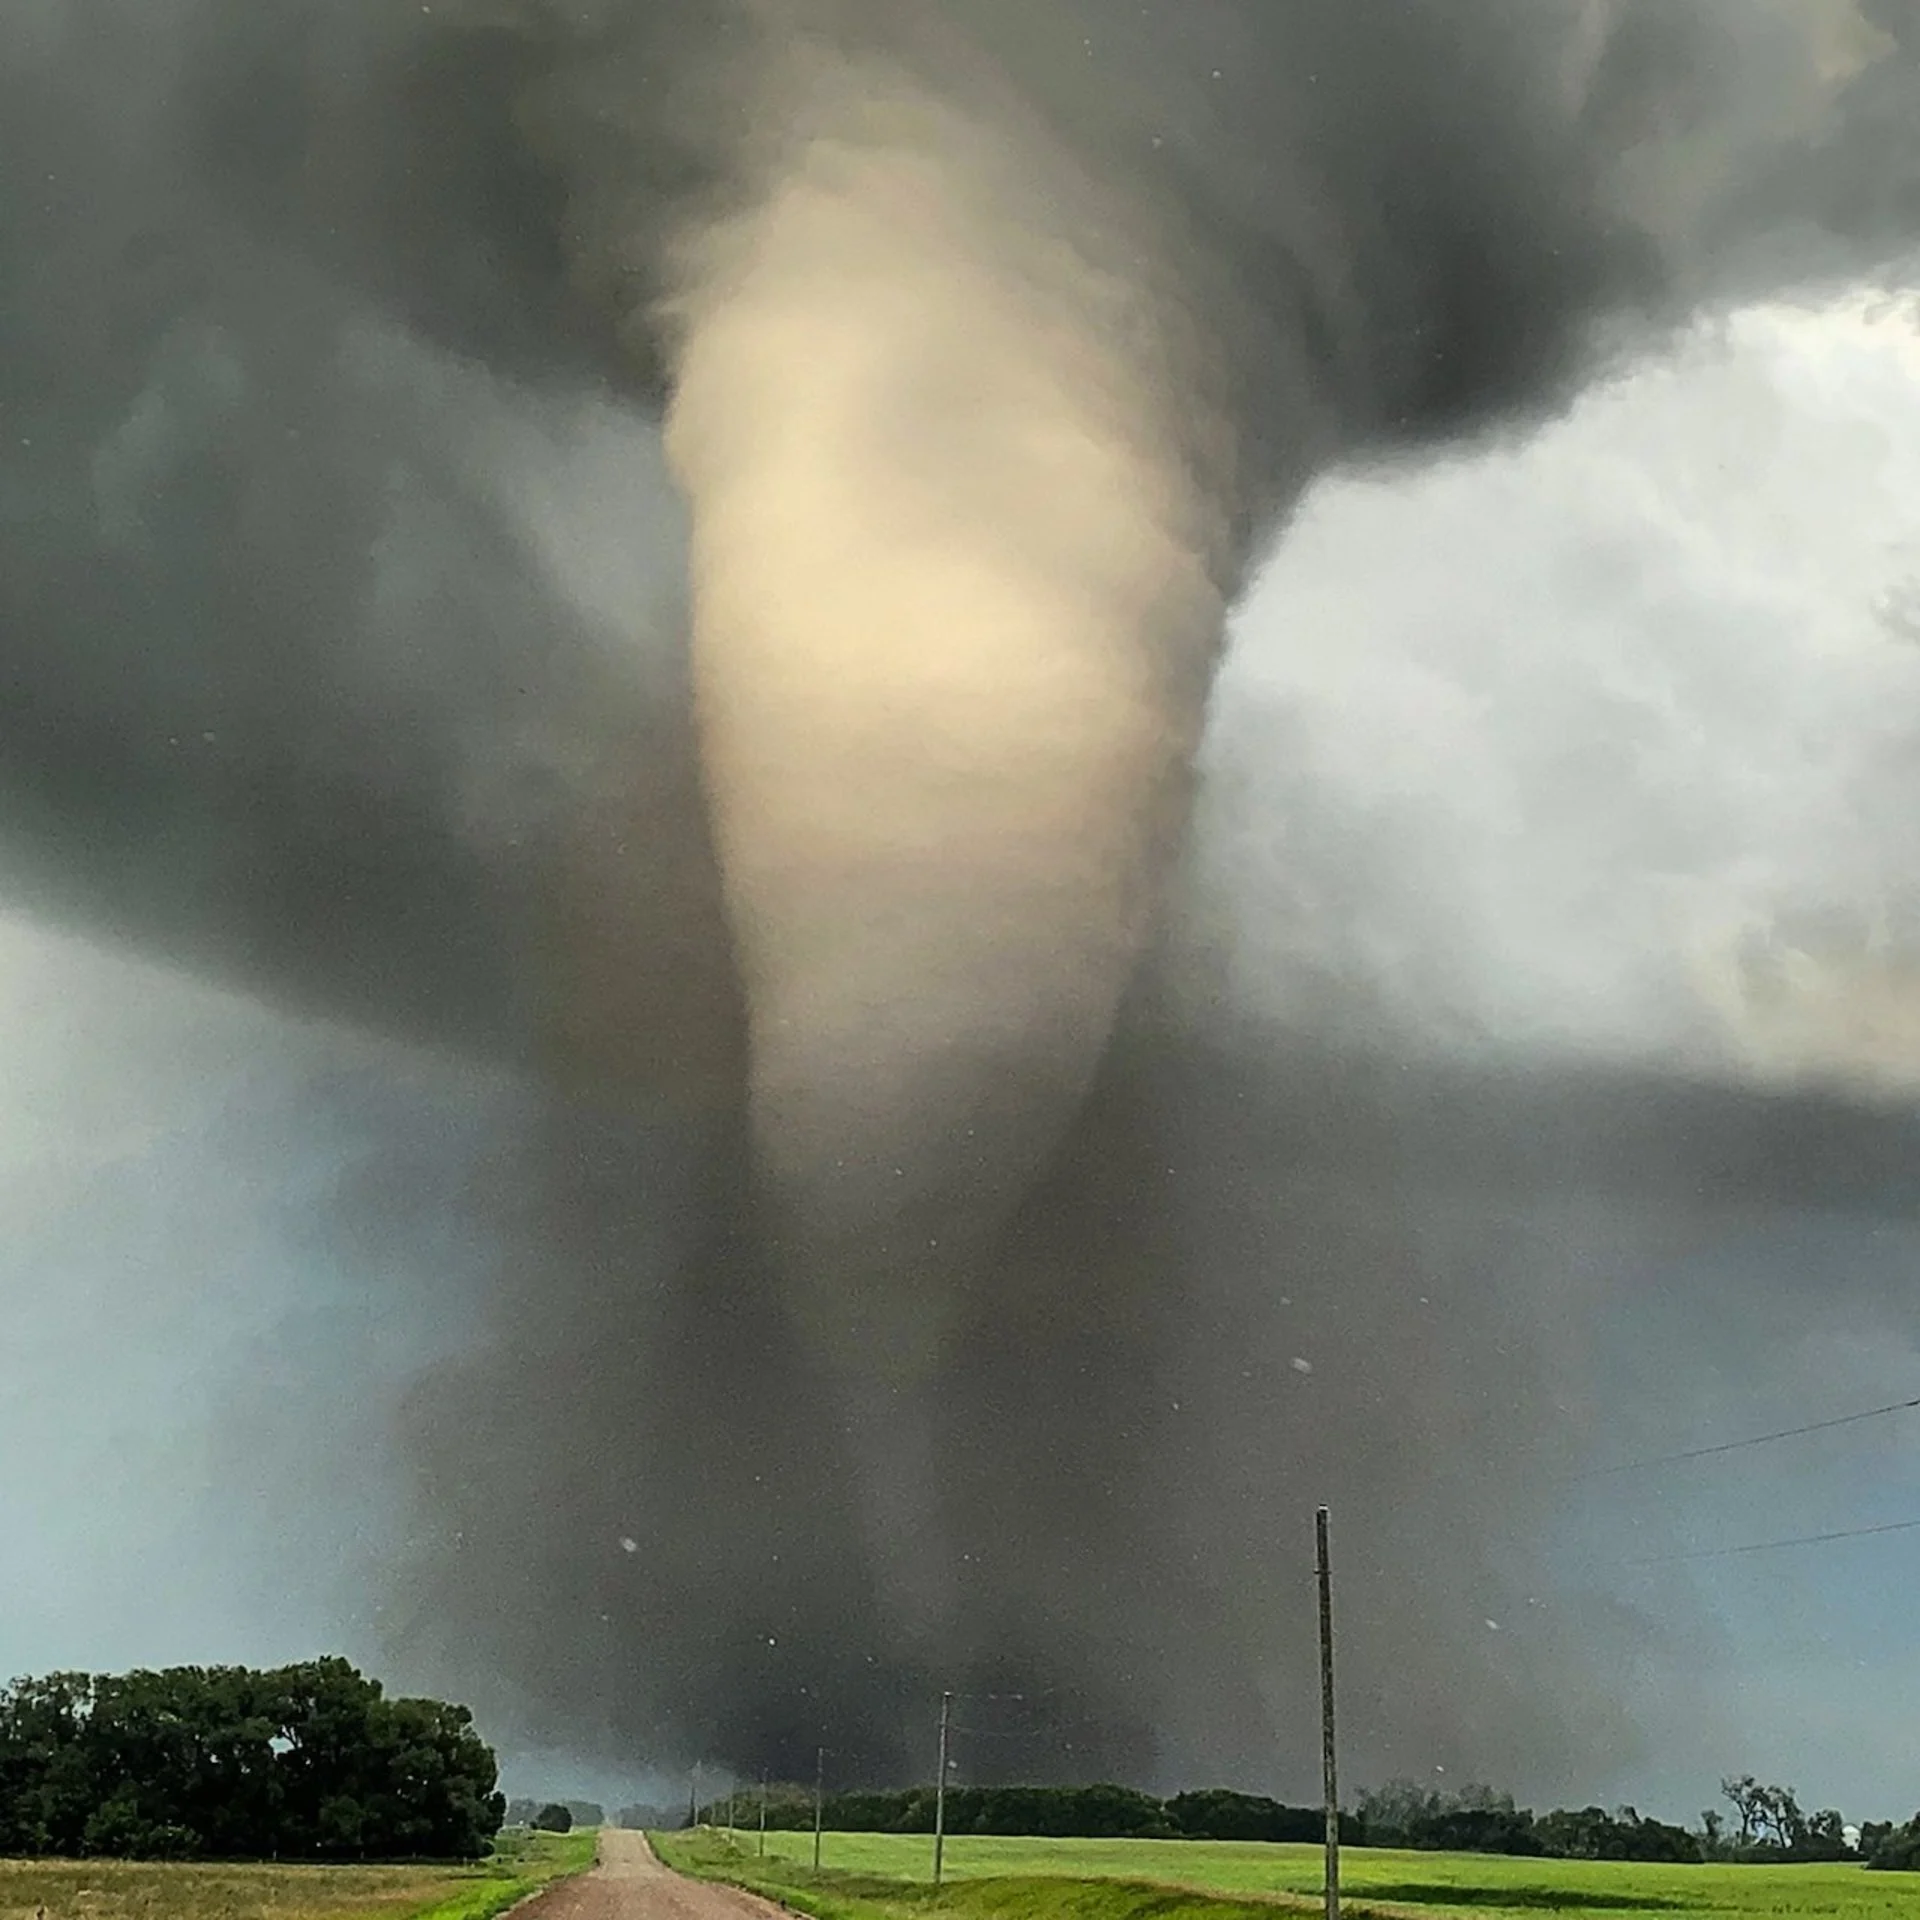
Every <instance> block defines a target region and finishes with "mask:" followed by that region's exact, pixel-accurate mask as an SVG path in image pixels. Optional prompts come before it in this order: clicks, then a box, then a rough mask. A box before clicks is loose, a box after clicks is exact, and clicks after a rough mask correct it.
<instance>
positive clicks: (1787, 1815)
mask: <svg viewBox="0 0 1920 1920" xmlns="http://www.w3.org/2000/svg"><path fill="white" fill-rule="evenodd" d="M1721 1790H1722V1794H1723V1796H1724V1797H1725V1798H1726V1799H1727V1801H1728V1802H1729V1804H1730V1805H1731V1806H1732V1808H1733V1820H1732V1822H1731V1824H1730V1823H1729V1821H1728V1820H1727V1818H1726V1817H1724V1816H1722V1815H1720V1814H1718V1813H1716V1812H1712V1811H1709V1812H1708V1813H1706V1814H1704V1815H1703V1816H1702V1818H1701V1826H1700V1830H1699V1831H1697V1832H1690V1831H1688V1830H1687V1829H1686V1828H1685V1827H1679V1826H1673V1825H1670V1824H1669V1823H1668V1822H1666V1821H1663V1820H1654V1819H1649V1818H1648V1817H1646V1816H1645V1815H1643V1814H1641V1813H1639V1812H1638V1811H1637V1810H1636V1809H1634V1808H1633V1807H1617V1808H1615V1809H1613V1810H1612V1811H1611V1812H1609V1811H1608V1810H1606V1809H1605V1808H1602V1807H1579V1808H1564V1807H1563V1808H1556V1809H1555V1810H1554V1811H1552V1812H1550V1813H1543V1814H1536V1813H1534V1812H1533V1811H1532V1809H1531V1808H1527V1807H1521V1806H1516V1805H1515V1803H1514V1799H1513V1796H1512V1795H1511V1794H1509V1793H1498V1792H1495V1791H1494V1790H1493V1789H1491V1788H1489V1787H1482V1786H1466V1787H1460V1788H1453V1789H1446V1790H1440V1789H1434V1788H1429V1787H1423V1786H1421V1785H1419V1784H1417V1783H1416V1782H1413V1781H1408V1780H1396V1781H1390V1782H1389V1783H1388V1784H1387V1785H1386V1786H1384V1787H1379V1788H1374V1789H1371V1790H1369V1791H1368V1792H1365V1793H1363V1794H1361V1795H1360V1797H1359V1801H1358V1803H1357V1805H1356V1806H1355V1807H1354V1808H1353V1809H1352V1810H1351V1811H1350V1812H1343V1813H1342V1814H1341V1816H1340V1836H1341V1839H1342V1840H1343V1842H1345V1843H1346V1844H1347V1845H1349V1846H1375V1847H1412V1848H1419V1849H1422V1850H1429V1851H1445V1852H1472V1853H1504V1854H1518V1855H1523V1856H1533V1857H1538V1858H1553V1859H1566V1860H1638V1861H1654V1862H1664V1863H1669V1864H1676V1865H1683V1864H1692V1863H1695V1862H1699V1861H1702V1860H1730V1861H1749V1860H1750V1861H1766V1860H1773V1861H1815V1860H1851V1859H1862V1860H1864V1861H1865V1862H1866V1864H1868V1865H1869V1866H1874V1867H1888V1868H1912V1869H1920V1814H1916V1815H1915V1817H1914V1819H1913V1820H1912V1821H1910V1822H1908V1823H1907V1824H1906V1825H1904V1826H1898V1827H1896V1826H1868V1827H1865V1828H1863V1829H1861V1832H1860V1844H1859V1847H1858V1849H1857V1850H1855V1849H1854V1848H1851V1847H1849V1846H1848V1844H1847V1839H1846V1832H1845V1828H1844V1824H1843V1822H1842V1820H1841V1817H1840V1815H1839V1814H1838V1813H1835V1812H1833V1811H1832V1810H1831V1809H1823V1810H1822V1811H1820V1812H1818V1813H1813V1814H1807V1813H1803V1812H1802V1811H1801V1809H1800V1806H1799V1803H1798V1801H1797V1800H1796V1798H1795V1796H1794V1794H1793V1792H1792V1790H1791V1789H1789V1788H1785V1787H1772V1786H1765V1785H1763V1784H1761V1783H1759V1782H1757V1781H1755V1780H1754V1779H1753V1777H1752V1776H1751V1775H1746V1774H1743V1775H1741V1776H1739V1777H1738V1778H1732V1779H1728V1780H1726V1781H1724V1782H1723V1783H1722V1789H1721ZM630 1811H631V1812H633V1813H634V1814H636V1815H654V1814H656V1813H657V1810H655V1809H651V1808H646V1809H643V1808H634V1809H631V1810H630ZM695 1817H696V1818H697V1819H698V1820H701V1821H703V1822H707V1823H711V1824H718V1823H719V1822H721V1821H723V1820H726V1819H728V1818H733V1819H735V1820H737V1821H738V1822H739V1823H740V1824H741V1825H743V1826H751V1825H753V1824H755V1823H756V1822H757V1821H758V1819H759V1793H758V1790H748V1791H745V1792H742V1793H740V1794H738V1795H736V1796H735V1798H734V1801H733V1802H732V1805H731V1810H730V1809H729V1803H728V1802H727V1801H725V1800H717V1801H713V1802H711V1803H709V1804H708V1805H706V1806H704V1807H701V1808H699V1809H698V1810H697V1813H696V1815H695ZM622 1818H623V1820H624V1819H625V1815H624V1814H623V1815H622ZM821 1820H822V1824H823V1825H824V1826H825V1827H827V1828H828V1829H829V1830H830V1831H833V1832H837V1833H838V1832H852V1833H931V1832H932V1831H933V1821H934V1793H933V1789H932V1788H931V1787H907V1788H902V1789H899V1790H895V1791H891V1792H867V1793H836V1794H830V1795H828V1796H827V1798H826V1799H825V1800H824V1801H823V1803H822V1806H821ZM633 1824H636V1825H640V1824H655V1825H658V1824H664V1816H661V1817H657V1818H654V1819H652V1820H646V1819H640V1820H636V1821H634V1822H633ZM767 1824H768V1826H770V1827H776V1828H787V1829H793V1828H805V1827H810V1826H811V1825H812V1824H813V1795H812V1792H811V1790H810V1789H808V1788H806V1787H804V1786H798V1785H781V1786H773V1787H770V1788H768V1789H767ZM946 1825H947V1831H948V1832H949V1833H957V1834H964V1833H992V1834H1025V1835H1042V1836H1060V1837H1072V1838H1079V1839H1103V1838H1135V1839H1194V1840H1267V1841H1292V1842H1302V1841H1308V1842H1310V1841H1316V1840H1318V1839H1320V1837H1321V1836H1322V1834H1323V1832H1324V1831H1325V1828H1324V1821H1323V1816H1322V1813H1321V1810H1320V1809H1319V1808H1318V1807H1296V1806H1287V1805H1285V1804H1284V1803H1282V1802H1280V1801H1277V1800H1270V1799H1268V1798H1266V1797H1265V1796H1264V1795H1260V1794H1250V1793H1236V1792H1233V1791H1231V1790H1230V1789H1228V1788H1225V1787H1215V1788H1208V1789H1206V1790H1204V1791H1201V1792H1194V1793H1181V1794H1176V1795H1175V1796H1174V1797H1173V1798H1172V1799H1170V1800H1157V1799H1155V1798H1154V1797H1153V1796H1152V1795H1150V1794H1146V1793H1140V1792H1137V1791H1135V1790H1134V1789H1133V1788H1131V1787H1117V1786H1092V1787H950V1788H949V1789H948V1791H947V1805H946Z"/></svg>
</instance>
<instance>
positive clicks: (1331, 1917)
mask: <svg viewBox="0 0 1920 1920" xmlns="http://www.w3.org/2000/svg"><path fill="white" fill-rule="evenodd" d="M1313 1539H1314V1571H1315V1574H1316V1576H1317V1578H1318V1581H1319V1586H1320V1784H1321V1789H1322V1792H1323V1794H1324V1796H1325V1799H1326V1812H1327V1920H1340V1776H1339V1769H1338V1765H1337V1761H1336V1754H1337V1749H1336V1747H1335V1744H1334V1737H1333V1561H1332V1558H1331V1556H1330V1555H1329V1553H1328V1551H1327V1510H1326V1508H1325V1507H1322V1508H1320V1510H1319V1511H1318V1512H1317V1513H1315V1515H1314V1516H1313Z"/></svg>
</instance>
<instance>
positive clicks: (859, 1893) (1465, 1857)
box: [656, 1833, 1920, 1920]
mask: <svg viewBox="0 0 1920 1920" xmlns="http://www.w3.org/2000/svg"><path fill="white" fill-rule="evenodd" d="M656 1845H657V1846H658V1848H659V1851H660V1854H661V1857H662V1858H663V1859H665V1860H667V1861H668V1862H669V1864H671V1865H675V1866H680V1867H683V1868H685V1869H687V1870H690V1871H695V1872H699V1873H701V1874H704V1875H707V1876H709V1877H714V1878H725V1879H729V1880H735V1881H738V1882H739V1883H740V1884H743V1885H749V1886H753V1887H756V1888H757V1889H759V1890H761V1891H764V1892H767V1893H769V1894H770V1895H772V1896H773V1897H775V1898H778V1899H780V1900H783V1901H784V1902H786V1903H787V1904H789V1905H792V1906H796V1907H799V1908H801V1910H803V1911H806V1912H811V1913H815V1914H819V1915H821V1916H823V1920H869V1917H870V1916H871V1917H873V1920H879V1917H880V1916H893V1915H903V1914H926V1915H934V1914H952V1915H954V1916H956V1920H958V1917H959V1916H968V1917H969V1920H992V1917H995V1916H1012V1915H1015V1914H1019V1915H1026V1914H1042V1913H1046V1914H1052V1915H1057V1916H1060V1920H1066V1917H1067V1916H1072V1917H1073V1920H1129V1917H1130V1916H1134V1915H1141V1916H1145V1915H1148V1914H1152V1915H1153V1916H1154V1917H1155V1920H1168V1916H1169V1915H1172V1914H1184V1913H1186V1912H1188V1911H1191V1913H1192V1914H1193V1915H1194V1916H1195V1920H1203V1916H1208V1915H1213V1916H1223V1914H1232V1913H1239V1912H1246V1911H1248V1910H1250V1909H1251V1910H1253V1911H1258V1910H1259V1909H1260V1908H1262V1907H1264V1908H1265V1909H1266V1910H1267V1911H1268V1912H1271V1910H1272V1907H1273V1906H1274V1905H1275V1904H1279V1905H1283V1906H1288V1907H1297V1908H1302V1909H1305V1908H1312V1909H1313V1910H1315V1911H1318V1908H1319V1888H1320V1851H1319V1849H1318V1848H1317V1847H1310V1846H1299V1847H1293V1846H1263V1845H1259V1844H1255V1843H1238V1842H1227V1841H1178V1840H1175V1841H1167V1840H1020V1839H1006V1838H1001V1837H999V1836H990V1835H975V1834H961V1835H958V1836H954V1837H950V1838H949V1839H948V1841H947V1855H946V1860H947V1875H948V1879H949V1883H950V1884H949V1886H948V1887H947V1888H946V1889H945V1890H944V1892H943V1893H942V1894H941V1895H940V1896H938V1897H937V1898H936V1897H935V1896H934V1893H933V1889H932V1888H931V1887H930V1886H928V1885H926V1884H924V1883H925V1882H926V1881H927V1879H928V1876H929V1874H930V1871H931V1856H932V1841H931V1839H930V1838H929V1837H928V1836H927V1835H925V1834H852V1833H829V1834H827V1835H826V1836H825V1838H824V1846H823V1849H822V1855H821V1864H822V1867H823V1870H824V1871H823V1873H822V1875H821V1877H820V1878H819V1879H818V1880H817V1881H816V1880H815V1879H814V1876H813V1874H812V1872H811V1869H810V1866H809V1864H808V1863H809V1862H810V1861H811V1858H812V1852H813V1836H812V1834H811V1833H769V1834H768V1835H767V1856H768V1857H767V1858H765V1859H761V1858H759V1857H758V1856H757V1854H756V1852H755V1849H756V1847H757V1845H758V1836H757V1835H755V1834H751V1833H743V1834H742V1835H741V1836H740V1837H739V1840H738V1841H737V1843H736V1845H735V1846H734V1848H733V1849H732V1850H731V1851H730V1850H729V1849H728V1847H727V1843H726V1841H725V1839H724V1837H723V1836H720V1835H713V1834H700V1835H680V1834H663V1835H659V1836H657V1837H656ZM1341 1863H1342V1874H1341V1880H1342V1884H1343V1886H1344V1888H1345V1891H1346V1894H1347V1896H1348V1903H1349V1904H1350V1905H1351V1907H1352V1908H1353V1910H1354V1912H1355V1914H1356V1917H1357V1920H1358V1916H1361V1915H1364V1914H1365V1913H1366V1912H1369V1911H1371V1912H1375V1913H1378V1912H1383V1911H1384V1912H1389V1913H1396V1914H1418V1915H1421V1916H1432V1920H1440V1917H1441V1916H1448V1917H1449V1920H1452V1917H1456V1916H1457V1917H1460V1920H1464V1917H1465V1916H1484V1915H1496V1916H1502V1920H1504V1917H1505V1916H1509V1915H1516V1914H1541V1915H1545V1914H1554V1915H1564V1916H1570V1917H1572V1920H1577V1917H1578V1916H1580V1915H1583V1914H1600V1915H1607V1916H1620V1920H1659V1917H1660V1916H1667V1915H1676V1914H1678V1915H1697V1916H1701V1917H1702V1920H1920V1875H1908V1874H1897V1873H1868V1872H1867V1871H1866V1870H1865V1869H1864V1868H1862V1867H1857V1866H1852V1865H1838V1866H1797V1867H1753V1866H1699V1867H1675V1866H1645V1865H1640V1864H1637V1863H1629V1862H1616V1861H1576V1860H1523V1859H1511V1858H1506V1857H1503V1856H1500V1855H1495V1854H1451V1853H1401V1852H1395V1851H1391V1850H1388V1849H1384V1848H1382V1849H1373V1848H1353V1849H1349V1850H1348V1851H1347V1852H1346V1853H1344V1854H1343V1855H1342V1856H1341ZM1050 1881H1051V1882H1057V1883H1059V1884H1057V1885H1055V1886H1051V1887H1050V1886H1047V1885H1046V1884H1045V1883H1046V1882H1050ZM911 1882H918V1883H921V1884H917V1885H915V1884H908V1883H911ZM1119 1883H1131V1884H1128V1885H1122V1884H1119ZM1169 1888H1177V1889H1183V1890H1188V1891H1191V1892H1193V1893H1196V1894H1199V1895H1205V1896H1211V1897H1210V1898H1202V1899H1197V1900H1195V1901H1192V1902H1184V1901H1176V1902H1175V1903H1173V1904H1172V1905H1169V1904H1168V1903H1167V1901H1166V1899H1165V1891H1166V1890H1167V1889H1169Z"/></svg>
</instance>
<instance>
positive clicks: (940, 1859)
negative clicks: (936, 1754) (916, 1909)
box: [933, 1693, 953, 1887]
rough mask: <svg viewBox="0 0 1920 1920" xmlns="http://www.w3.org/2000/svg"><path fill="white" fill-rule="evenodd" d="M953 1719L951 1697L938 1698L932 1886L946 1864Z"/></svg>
mask: <svg viewBox="0 0 1920 1920" xmlns="http://www.w3.org/2000/svg"><path fill="white" fill-rule="evenodd" d="M952 1717H953V1695H952V1694H950V1693H943V1694H942V1695H941V1696H940V1776H939V1778H938V1779H937V1780H935V1781H934V1783H933V1884H934V1885H935V1886H936V1887H937V1886H938V1885H939V1884H940V1876H941V1874H942V1873H943V1872H944V1871H945V1870H946V1863H947V1726H948V1723H949V1722H950V1721H951V1719H952Z"/></svg>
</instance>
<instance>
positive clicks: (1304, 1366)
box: [1293, 1354, 1313, 1373]
mask: <svg viewBox="0 0 1920 1920" xmlns="http://www.w3.org/2000/svg"><path fill="white" fill-rule="evenodd" d="M1293 1370H1294V1372H1295V1373H1311V1372H1312V1371H1313V1362H1312V1361H1311V1360H1302V1359H1301V1358H1300V1356H1299V1355H1298V1354H1295V1355H1294V1358H1293Z"/></svg>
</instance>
